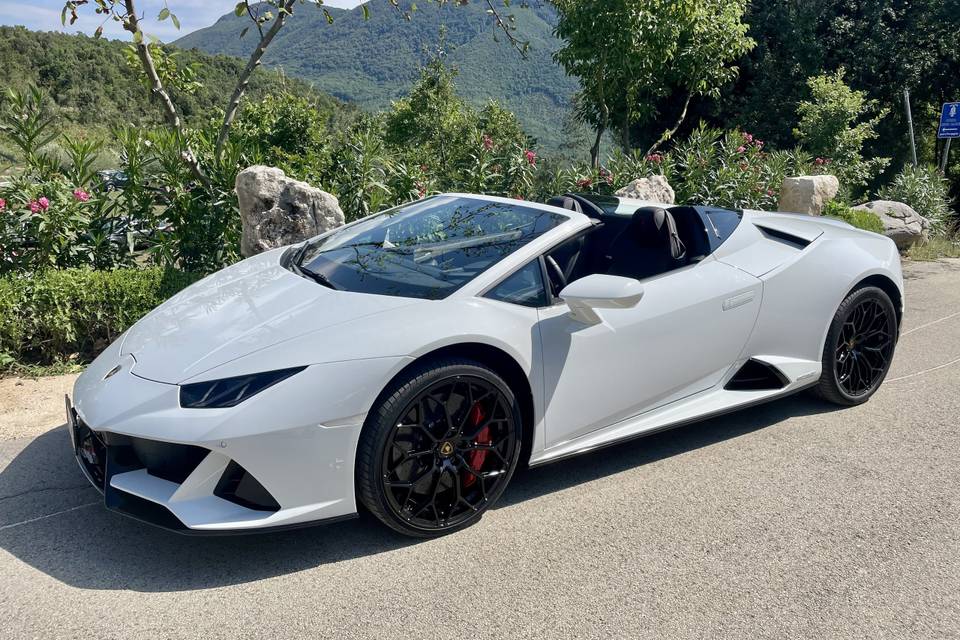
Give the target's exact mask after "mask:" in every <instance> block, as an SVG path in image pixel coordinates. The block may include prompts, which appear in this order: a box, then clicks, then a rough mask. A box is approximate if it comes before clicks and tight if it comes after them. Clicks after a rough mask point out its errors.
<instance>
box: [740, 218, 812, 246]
mask: <svg viewBox="0 0 960 640" xmlns="http://www.w3.org/2000/svg"><path fill="white" fill-rule="evenodd" d="M754 226H755V227H756V228H757V229H760V233H762V234H763V235H764V237H766V238H767V239H769V240H774V241H775V242H779V243H781V244H785V245H787V246H789V247H793V248H794V249H806V248H807V247H808V246H810V241H809V240H807V239H805V238H801V237H800V236H795V235H793V234H792V233H787V232H786V231H783V230H781V229H774V228H773V227H766V226H763V225H762V224H756V223H754Z"/></svg>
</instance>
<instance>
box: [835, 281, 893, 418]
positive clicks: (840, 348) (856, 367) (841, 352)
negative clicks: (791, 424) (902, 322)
mask: <svg viewBox="0 0 960 640" xmlns="http://www.w3.org/2000/svg"><path fill="white" fill-rule="evenodd" d="M897 336H898V329H897V316H896V311H895V310H894V308H893V303H892V302H891V301H890V297H889V296H888V295H887V294H886V293H885V292H884V291H883V290H882V289H879V288H876V287H865V288H862V289H858V290H856V291H854V292H853V293H851V294H850V295H849V296H848V297H847V299H846V300H844V301H843V303H842V304H841V305H840V308H839V309H838V310H837V314H836V316H835V317H834V321H833V324H832V325H831V328H830V333H829V334H828V336H827V342H826V345H825V346H824V354H823V375H822V376H821V379H820V385H819V387H818V391H819V392H820V395H821V396H823V397H824V398H826V399H827V400H830V401H832V402H835V403H837V404H843V405H854V404H861V403H862V402H866V401H867V400H868V399H869V398H870V396H872V395H873V394H874V393H875V392H876V390H877V389H878V388H879V387H880V385H881V383H882V382H883V380H884V378H885V377H886V375H887V372H888V371H889V370H890V364H891V362H892V361H893V354H894V350H895V348H896V343H897Z"/></svg>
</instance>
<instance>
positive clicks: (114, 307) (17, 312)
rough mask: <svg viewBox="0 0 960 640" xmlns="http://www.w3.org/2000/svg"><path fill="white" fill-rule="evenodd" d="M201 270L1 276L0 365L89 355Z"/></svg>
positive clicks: (73, 271)
mask: <svg viewBox="0 0 960 640" xmlns="http://www.w3.org/2000/svg"><path fill="white" fill-rule="evenodd" d="M199 279H200V276H199V275H197V274H192V273H183V272H180V271H174V270H170V269H160V268H152V269H117V270H116V271H91V270H87V269H66V270H62V271H57V270H48V271H43V272H40V273H37V274H33V275H29V276H13V275H11V276H5V277H3V278H0V365H7V366H9V365H11V364H23V365H50V364H56V363H61V362H64V361H70V360H72V361H80V362H83V361H87V360H89V359H92V358H93V357H95V356H96V354H97V353H99V352H100V351H101V350H103V348H105V347H106V346H107V345H109V344H110V342H112V341H113V340H114V339H115V338H116V337H117V336H119V335H120V334H121V333H123V332H124V331H125V330H126V329H127V328H128V327H129V326H130V325H132V324H133V323H134V322H136V321H137V320H139V319H140V318H142V317H143V316H144V315H145V314H146V313H148V312H149V311H150V310H151V309H153V308H154V307H156V306H157V305H159V304H160V303H161V302H163V301H164V300H166V299H167V298H169V297H170V296H172V295H173V294H175V293H176V292H178V291H180V290H181V289H183V288H184V287H186V286H188V285H190V284H192V283H193V282H196V281H197V280H199Z"/></svg>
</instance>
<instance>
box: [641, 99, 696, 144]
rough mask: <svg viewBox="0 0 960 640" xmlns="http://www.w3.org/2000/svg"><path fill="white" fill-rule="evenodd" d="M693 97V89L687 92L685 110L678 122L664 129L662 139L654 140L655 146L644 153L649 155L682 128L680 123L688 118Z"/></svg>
mask: <svg viewBox="0 0 960 640" xmlns="http://www.w3.org/2000/svg"><path fill="white" fill-rule="evenodd" d="M692 99H693V92H692V91H691V92H688V93H687V99H686V101H685V102H684V103H683V111H681V112H680V117H679V118H677V122H676V124H674V125H673V128H671V129H667V130H666V131H664V132H663V135H662V136H660V139H659V140H657V141H656V142H654V143H653V146H652V147H650V148H649V149H647V153H646V154H644V155H648V156H649V155H650V154H652V153H653V152H654V151H656V150H657V149H658V148H659V147H660V145H662V144H663V143H664V142H667V141H668V140H670V139H671V138H672V137H673V135H674V134H675V133H676V132H677V129H679V128H680V125H682V124H683V121H684V120H686V119H687V110H688V109H689V108H690V101H691V100H692Z"/></svg>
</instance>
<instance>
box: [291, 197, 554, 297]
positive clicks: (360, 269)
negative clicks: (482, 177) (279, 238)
mask: <svg viewBox="0 0 960 640" xmlns="http://www.w3.org/2000/svg"><path fill="white" fill-rule="evenodd" d="M565 220H566V218H565V217H564V216H562V215H558V214H555V213H551V212H549V211H541V210H539V209H534V208H532V207H525V206H523V205H520V204H512V203H503V202H490V201H486V200H479V199H475V198H462V197H455V196H436V197H433V198H428V199H426V200H420V201H418V202H414V203H411V204H408V205H404V206H401V207H397V208H396V209H391V210H390V211H385V212H383V213H381V214H379V215H376V216H373V217H371V218H369V219H367V220H364V221H363V222H360V223H358V224H355V225H353V226H350V227H345V228H344V229H342V230H340V231H336V232H334V233H332V234H330V235H328V236H326V237H324V238H320V239H317V240H312V241H310V242H308V243H307V245H306V246H305V247H304V248H303V250H302V252H301V255H300V257H299V260H298V262H297V266H298V268H299V269H300V270H301V271H302V272H303V273H304V274H305V275H307V276H309V277H313V278H314V279H316V280H317V281H318V282H320V283H322V284H325V285H327V286H329V287H331V288H333V289H339V290H343V291H355V292H360V293H372V294H378V295H388V296H402V297H409V298H425V299H429V300H439V299H441V298H445V297H447V296H448V295H450V294H451V293H453V292H454V291H456V290H457V289H459V288H460V287H462V286H463V285H465V284H467V283H468V282H470V281H471V280H473V279H474V278H475V277H477V276H478V275H479V274H481V273H483V272H484V271H486V270H487V269H488V268H490V267H491V266H493V265H494V264H496V263H497V262H499V261H500V260H502V259H503V258H505V257H506V256H508V255H510V254H511V253H513V252H514V251H516V250H517V249H519V248H520V247H522V246H524V245H525V244H527V243H528V242H530V241H531V240H533V239H534V238H536V237H538V236H540V235H541V234H543V233H545V232H546V231H549V230H550V229H552V228H554V227H556V226H557V225H559V224H560V223H562V222H564V221H565Z"/></svg>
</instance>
